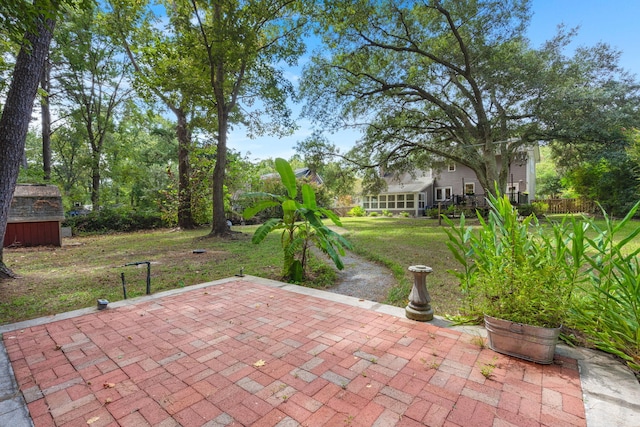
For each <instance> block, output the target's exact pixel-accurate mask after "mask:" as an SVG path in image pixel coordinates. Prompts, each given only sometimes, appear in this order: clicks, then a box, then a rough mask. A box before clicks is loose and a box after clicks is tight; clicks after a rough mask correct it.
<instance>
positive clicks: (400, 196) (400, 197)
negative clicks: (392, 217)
mask: <svg viewBox="0 0 640 427" xmlns="http://www.w3.org/2000/svg"><path fill="white" fill-rule="evenodd" d="M396 199H397V202H396V208H397V209H404V194H398V196H397V197H396Z"/></svg>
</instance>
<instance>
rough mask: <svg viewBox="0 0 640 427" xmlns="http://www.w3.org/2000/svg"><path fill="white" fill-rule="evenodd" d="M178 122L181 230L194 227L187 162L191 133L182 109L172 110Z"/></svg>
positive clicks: (179, 216)
mask: <svg viewBox="0 0 640 427" xmlns="http://www.w3.org/2000/svg"><path fill="white" fill-rule="evenodd" d="M174 112H175V114H176V116H177V118H178V124H177V126H176V136H177V137H178V226H179V227H180V228H181V229H183V230H191V229H193V228H195V225H194V223H193V215H192V213H191V164H190V163H189V149H190V148H191V135H190V133H189V128H188V125H187V117H186V115H185V113H184V111H182V110H177V109H175V110H174Z"/></svg>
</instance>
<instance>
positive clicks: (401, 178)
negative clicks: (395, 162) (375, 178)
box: [382, 171, 433, 194]
mask: <svg viewBox="0 0 640 427" xmlns="http://www.w3.org/2000/svg"><path fill="white" fill-rule="evenodd" d="M383 179H384V180H385V182H386V183H387V190H386V191H383V192H382V193H383V194H384V193H418V192H422V191H424V190H425V189H426V188H427V187H429V186H430V185H431V184H433V176H432V174H431V171H416V172H414V175H413V176H412V174H411V173H409V172H404V173H401V174H393V175H389V176H384V177H383Z"/></svg>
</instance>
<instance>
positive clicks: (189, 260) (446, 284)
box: [0, 217, 640, 324]
mask: <svg viewBox="0 0 640 427" xmlns="http://www.w3.org/2000/svg"><path fill="white" fill-rule="evenodd" d="M342 222H343V225H344V228H346V229H347V230H348V234H347V238H348V239H349V240H350V241H351V242H352V243H353V246H354V252H356V253H358V254H360V255H363V256H365V257H367V258H369V259H372V260H375V261H378V262H381V263H383V264H385V265H387V266H388V267H389V268H390V269H391V270H392V271H393V272H394V274H395V276H396V278H397V279H398V281H399V283H400V285H399V286H398V288H395V289H393V290H392V291H391V292H390V293H389V297H388V300H387V302H388V303H391V304H395V305H398V306H404V305H406V303H407V297H408V294H409V290H410V288H411V284H412V283H413V276H412V275H411V273H409V271H408V270H407V268H408V267H409V266H410V265H415V264H423V265H428V266H429V267H431V268H432V269H433V273H432V274H431V275H429V276H428V277H427V286H428V289H429V293H430V295H431V298H432V306H433V308H434V311H435V313H436V314H438V315H447V314H451V315H455V314H458V312H459V310H460V308H461V304H462V302H461V293H460V290H459V288H458V283H457V280H456V279H455V278H454V277H453V275H451V274H449V273H447V270H450V269H455V268H457V267H458V265H457V263H456V261H455V260H454V258H453V257H452V255H451V253H450V252H449V249H448V248H447V245H446V242H447V236H446V234H445V232H444V229H443V227H441V226H438V221H437V220H434V219H426V218H418V219H413V218H386V217H376V218H370V217H367V218H343V219H342ZM638 225H639V223H638V222H632V223H630V224H628V225H627V227H628V230H623V231H622V233H620V234H619V235H620V236H624V235H626V234H627V233H628V232H629V231H630V230H631V229H632V228H633V227H637V226H638ZM255 228H256V227H255V226H253V227H248V226H247V227H234V229H237V230H240V231H242V232H243V234H239V235H238V237H237V238H236V239H233V240H223V239H216V238H202V236H204V235H206V234H207V232H208V229H200V230H195V231H187V232H175V231H170V230H158V231H150V232H140V233H127V234H112V235H104V236H88V237H74V238H73V239H69V240H65V245H64V246H63V247H62V248H21V249H5V252H4V259H5V262H6V263H7V264H8V265H9V267H10V268H12V269H13V270H14V271H15V272H16V273H18V274H19V275H21V278H20V279H17V280H7V281H0V324H4V323H12V322H16V321H20V320H25V319H30V318H34V317H39V316H44V315H52V314H56V313H62V312H65V311H69V310H73V309H77V308H83V307H90V306H94V305H95V304H96V299H98V298H106V299H107V300H109V301H117V300H120V299H122V298H123V293H122V281H121V276H120V275H121V273H123V272H124V273H125V279H126V282H127V294H128V296H129V297H130V298H131V297H135V296H139V295H143V294H144V292H145V286H146V285H145V280H146V266H140V267H133V266H129V267H124V264H126V263H130V262H136V261H151V262H152V265H151V274H152V277H151V291H152V292H153V293H155V292H158V291H162V290H167V289H175V288H180V287H184V286H189V285H193V284H198V283H203V282H208V281H211V280H216V279H220V278H224V277H229V276H233V275H234V274H237V273H239V272H240V269H241V268H243V269H244V273H246V274H251V275H254V276H260V277H265V278H270V279H274V280H279V279H280V278H281V273H282V249H281V247H280V241H279V239H280V236H279V234H277V233H274V234H271V235H269V236H268V237H267V239H266V240H265V241H264V242H263V243H261V244H260V245H254V244H252V243H251V235H252V234H253V231H254V230H255ZM631 246H633V247H638V246H640V241H636V242H633V244H632V245H631ZM194 249H204V250H206V253H202V254H194V253H193V250H194ZM324 262H328V261H324ZM318 264H319V263H318V261H314V262H313V265H314V267H315V269H316V271H319V273H316V274H314V275H313V277H312V279H313V280H312V281H311V283H308V285H312V286H319V287H322V286H325V285H327V283H329V282H330V281H331V280H333V277H334V276H332V274H331V273H327V271H328V269H327V268H318Z"/></svg>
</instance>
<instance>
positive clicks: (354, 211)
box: [347, 206, 367, 216]
mask: <svg viewBox="0 0 640 427" xmlns="http://www.w3.org/2000/svg"><path fill="white" fill-rule="evenodd" d="M366 214H367V211H365V210H364V208H363V207H362V206H354V207H352V208H351V209H349V212H347V215H349V216H365V215H366Z"/></svg>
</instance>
